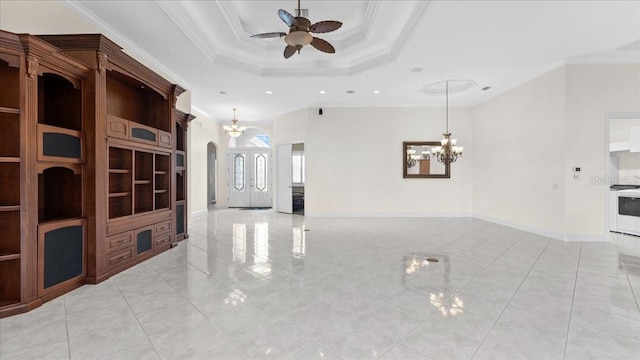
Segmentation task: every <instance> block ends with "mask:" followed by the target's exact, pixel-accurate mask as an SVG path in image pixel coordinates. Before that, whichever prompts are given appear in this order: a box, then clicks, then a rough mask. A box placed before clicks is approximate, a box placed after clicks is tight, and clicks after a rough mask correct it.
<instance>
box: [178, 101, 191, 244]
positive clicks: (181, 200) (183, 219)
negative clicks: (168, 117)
mask: <svg viewBox="0 0 640 360" xmlns="http://www.w3.org/2000/svg"><path fill="white" fill-rule="evenodd" d="M193 119H195V116H193V115H191V114H186V113H184V112H182V111H180V110H176V111H175V151H174V153H175V159H176V163H175V168H174V169H175V170H174V171H173V174H174V175H175V177H174V183H175V191H174V194H175V196H174V199H173V201H174V206H173V208H174V209H175V210H176V211H175V219H176V225H175V234H176V240H177V241H182V240H184V239H186V238H188V237H189V233H188V231H187V197H186V195H187V161H186V159H187V130H188V128H189V123H190V122H191V121H192V120H193Z"/></svg>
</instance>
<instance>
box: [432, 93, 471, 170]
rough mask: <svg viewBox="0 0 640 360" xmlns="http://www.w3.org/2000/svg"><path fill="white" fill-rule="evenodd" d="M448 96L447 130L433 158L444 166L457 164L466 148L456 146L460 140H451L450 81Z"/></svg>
mask: <svg viewBox="0 0 640 360" xmlns="http://www.w3.org/2000/svg"><path fill="white" fill-rule="evenodd" d="M446 94H447V107H446V109H447V115H446V119H447V128H446V132H445V133H444V134H442V136H443V138H442V140H440V144H441V145H442V146H438V147H434V148H433V156H434V157H435V158H436V159H437V160H438V162H441V163H443V164H448V163H452V162H455V161H456V160H458V157H461V156H462V151H463V150H464V147H462V146H456V143H457V142H458V140H456V139H452V138H451V133H450V132H449V80H447V81H446Z"/></svg>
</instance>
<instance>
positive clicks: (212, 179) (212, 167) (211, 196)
mask: <svg viewBox="0 0 640 360" xmlns="http://www.w3.org/2000/svg"><path fill="white" fill-rule="evenodd" d="M217 167H218V149H217V147H216V144H214V143H213V142H209V143H208V144H207V205H208V206H213V205H215V204H216V201H217V193H216V184H217V183H218V181H217V177H218V174H217V172H216V169H217Z"/></svg>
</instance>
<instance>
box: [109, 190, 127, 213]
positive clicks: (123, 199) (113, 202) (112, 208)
mask: <svg viewBox="0 0 640 360" xmlns="http://www.w3.org/2000/svg"><path fill="white" fill-rule="evenodd" d="M131 210H132V206H131V193H129V195H128V196H119V197H110V198H109V219H115V218H119V217H123V216H128V215H131Z"/></svg>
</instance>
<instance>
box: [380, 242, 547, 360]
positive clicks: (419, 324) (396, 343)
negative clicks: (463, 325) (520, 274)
mask: <svg viewBox="0 0 640 360" xmlns="http://www.w3.org/2000/svg"><path fill="white" fill-rule="evenodd" d="M525 235H526V234H523V235H522V236H520V238H519V239H518V241H514V242H513V244H511V245H509V246H508V247H507V248H506V249H504V251H503V252H502V253H501V254H500V255H498V256H496V258H495V259H493V261H491V262H490V263H489V264H487V266H485V267H484V268H483V269H482V271H481V272H480V273H482V272H484V271H485V270H486V269H487V268H488V267H489V266H491V265H492V264H493V263H494V262H496V261H497V260H498V259H499V258H500V257H501V256H503V255H504V254H505V253H506V252H507V251H509V249H511V248H512V247H513V246H515V245H516V244H517V243H518V242H519V241H521V240H522V239H523V238H524V237H525ZM547 245H548V243H547ZM545 249H546V246H545ZM534 265H535V264H534ZM532 267H533V266H532ZM525 278H526V277H525ZM473 280H474V279H472V280H470V281H473ZM522 281H524V279H523V280H522ZM468 284H469V282H467V283H466V284H465V285H464V286H463V287H462V288H460V289H459V290H458V291H460V290H462V289H464V287H465V286H467V285H468ZM451 297H453V295H451V296H450V297H449V299H450V298H451ZM507 305H508V303H507ZM507 305H505V309H506V306H507ZM437 310H438V309H436V310H434V312H433V313H431V315H429V316H427V317H426V318H425V319H424V320H422V321H421V322H420V323H418V324H417V325H416V326H414V327H413V328H411V330H409V331H407V333H406V334H405V335H404V336H402V337H400V339H398V341H396V342H395V343H394V344H393V345H391V347H390V348H389V349H388V350H387V351H385V352H384V353H383V354H382V355H381V357H382V356H384V355H386V354H387V353H388V352H389V351H391V350H392V349H393V348H395V347H396V346H398V344H400V342H401V341H402V340H404V338H405V337H407V335H409V334H411V333H412V332H413V331H414V330H415V329H417V328H418V327H420V326H422V324H424V323H425V322H426V321H427V320H428V319H429V318H430V317H431V316H433V314H435V313H436V311H437ZM503 312H504V310H503ZM498 318H499V316H498ZM496 321H498V320H497V319H496ZM494 325H495V323H494ZM492 329H493V327H492ZM489 332H491V330H489ZM461 336H464V335H461ZM464 337H466V336H464ZM485 338H486V336H485ZM483 341H484V339H483ZM480 346H482V342H480V345H478V349H479V348H480ZM412 349H413V347H412ZM478 349H476V351H475V352H474V353H473V355H472V356H471V357H473V356H474V355H475V353H476V352H477V351H478ZM413 350H415V351H417V352H418V353H420V354H422V355H424V356H427V357H428V358H430V357H429V356H428V355H426V354H423V353H422V352H420V351H418V350H416V349H413Z"/></svg>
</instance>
